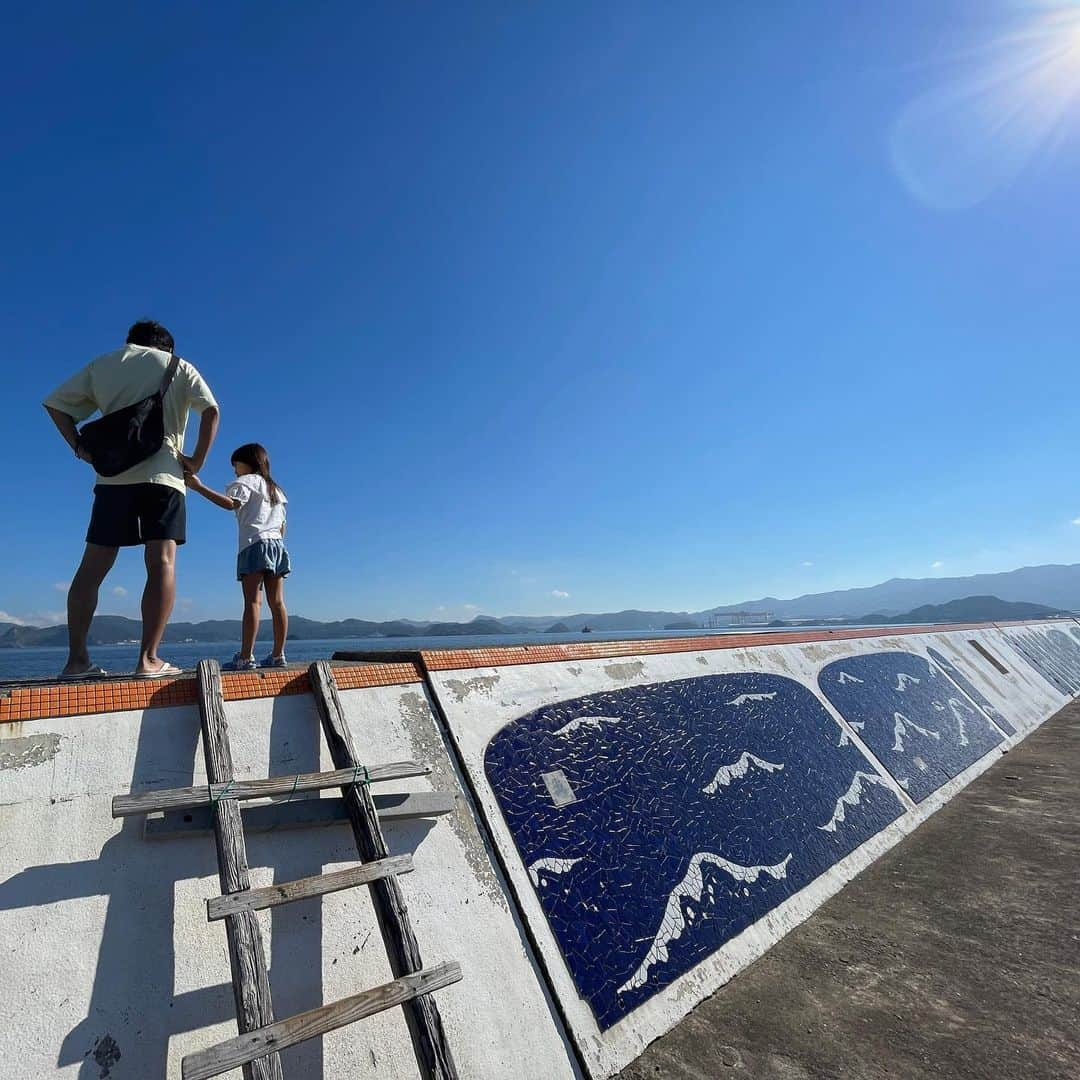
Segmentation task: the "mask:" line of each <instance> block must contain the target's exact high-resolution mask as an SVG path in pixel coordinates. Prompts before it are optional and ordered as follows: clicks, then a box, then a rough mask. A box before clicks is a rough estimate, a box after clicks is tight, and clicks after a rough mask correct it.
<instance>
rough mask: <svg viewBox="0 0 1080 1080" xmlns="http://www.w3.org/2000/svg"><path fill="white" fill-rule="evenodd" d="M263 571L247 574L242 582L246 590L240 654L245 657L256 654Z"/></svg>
mask: <svg viewBox="0 0 1080 1080" xmlns="http://www.w3.org/2000/svg"><path fill="white" fill-rule="evenodd" d="M262 579H263V576H262V574H261V573H258V574H245V575H244V578H243V580H242V581H241V582H240V585H241V587H242V588H243V590H244V624H243V630H242V631H241V638H240V655H241V656H243V657H244V658H245V659H246V658H247V657H249V656H254V655H255V635H256V634H258V632H259V615H260V613H261V610H262Z"/></svg>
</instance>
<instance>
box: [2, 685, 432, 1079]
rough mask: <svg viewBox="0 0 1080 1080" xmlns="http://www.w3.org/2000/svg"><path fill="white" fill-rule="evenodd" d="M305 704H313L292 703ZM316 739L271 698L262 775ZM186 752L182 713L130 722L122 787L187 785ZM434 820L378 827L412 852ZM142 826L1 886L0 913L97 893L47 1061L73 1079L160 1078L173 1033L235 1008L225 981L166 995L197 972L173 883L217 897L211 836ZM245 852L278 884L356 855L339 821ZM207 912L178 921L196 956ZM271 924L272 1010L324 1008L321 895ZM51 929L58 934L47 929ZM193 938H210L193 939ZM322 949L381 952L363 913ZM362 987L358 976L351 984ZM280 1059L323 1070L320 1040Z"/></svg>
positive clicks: (187, 729) (314, 761)
mask: <svg viewBox="0 0 1080 1080" xmlns="http://www.w3.org/2000/svg"><path fill="white" fill-rule="evenodd" d="M304 700H306V701H307V702H308V703H309V705H310V707H309V708H308V709H303V708H298V705H299V702H300V701H304ZM321 747H322V731H321V727H320V725H319V720H318V715H317V713H316V711H315V708H314V703H313V702H311V701H310V698H308V699H297V698H295V697H293V698H287V699H280V698H279V699H275V700H274V703H273V719H272V721H271V729H270V772H271V774H277V773H293V772H305V771H315V770H318V769H319V768H320V767H321V765H320V753H321ZM196 753H199V754H201V753H202V751H201V744H200V740H199V728H198V721H197V717H196V715H195V714H194V712H193V711H192V710H183V711H180V710H171V709H170V710H168V711H164V710H163V711H162V712H161V713H158V714H156V715H152V722H144V723H143V724H142V725H141V726H140V732H139V742H138V746H137V748H136V755H135V762H134V766H133V769H132V775H131V790H132V791H148V790H151V789H155V788H158V789H159V788H172V787H185V786H188V785H191V784H192V783H194V776H193V774H194V768H193V766H194V762H195V755H196ZM174 763H175V767H173V765H174ZM118 793H119V792H118ZM72 820H73V822H74V821H76V820H77V819H76V818H74V817H73V819H72ZM434 825H435V821H434V820H433V819H432V820H419V821H413V822H401V823H398V825H397V827H395V828H394V829H392V830H390V829H388V830H387V842H388V844H389V845H390V847H391V849H392V853H393V854H395V855H397V854H404V853H406V852H415V851H416V849H417V847H418V846H419V845H420V843H421V842H422V841H423V839H424V837H425V836H426V835H427V833H428V832H429V831H430V830H431V828H432V827H433V826H434ZM142 830H143V819H142V818H141V817H132V818H126V819H124V820H123V822H122V825H121V828H120V831H119V832H118V833H116V834H115V835H114V836H112V837H111V838H110V839H109V840H108V841H106V843H105V844H104V845H103V846H102V848H101V852H100V854H99V855H98V857H97V858H96V859H88V860H84V861H80V862H64V863H51V864H46V865H41V866H33V867H28V868H27V869H25V870H22V871H20V872H19V873H17V874H15V875H13V876H12V877H11V878H9V879H8V880H7V881H4V882H2V883H0V910H12V909H17V908H32V907H43V906H46V905H50V904H56V903H60V902H63V901H68V900H76V899H79V898H84V897H85V898H90V897H106V898H107V902H106V908H105V916H104V922H103V924H102V929H101V938H100V946H99V949H98V953H97V959H96V963H95V966H94V983H93V988H92V992H91V997H90V1005H89V1010H88V1013H87V1016H86V1018H85V1019H84V1020H82V1021H81V1022H80V1023H79V1024H77V1025H76V1026H75V1027H74V1028H72V1029H71V1031H69V1032H68V1033H67V1035H66V1036H65V1037H64V1040H63V1043H62V1045H61V1047H60V1051H59V1054H58V1057H57V1066H58V1067H64V1066H70V1065H80V1068H79V1073H78V1075H79V1077H80V1078H81V1080H106V1078H108V1077H110V1076H114V1077H122V1076H124V1077H126V1076H131V1077H151V1076H165V1075H166V1073H167V1071H168V1056H169V1044H170V1040H171V1039H172V1037H173V1036H174V1035H177V1034H179V1033H181V1032H186V1031H193V1030H199V1029H202V1028H206V1027H208V1026H210V1025H212V1024H217V1023H219V1022H222V1021H226V1020H230V1021H231V1020H233V1019H234V1017H235V1015H236V1013H235V1005H234V1001H233V990H232V985H231V984H230V983H220V984H218V985H215V986H209V987H203V988H199V989H194V990H189V991H185V992H181V993H175V992H174V987H175V986H176V983H177V981H178V977H179V981H181V982H182V981H184V980H185V977H190V978H193V979H197V978H198V977H199V975H198V967H199V964H198V957H197V956H187V957H184V956H179V957H178V956H177V953H176V944H175V942H176V914H177V911H176V904H177V902H178V901H177V899H176V894H177V883H178V882H181V881H185V880H189V879H192V878H203V877H207V878H209V879H210V880H209V881H208V882H207V883H206V888H205V890H204V892H205V895H206V896H210V895H213V894H214V893H216V892H217V860H216V855H215V847H214V841H213V838H212V837H210V836H207V835H197V834H195V835H190V836H177V837H175V838H170V839H167V840H157V841H153V842H148V841H144V840H143V838H142ZM248 857H249V861H250V864H251V865H252V866H270V867H272V868H273V880H274V881H279V882H283V881H290V880H294V879H296V878H300V877H306V876H309V875H311V874H318V873H322V872H323V870H324V867H325V866H326V864H328V863H341V862H346V863H347V862H355V861H356V860H357V853H356V847H355V845H354V843H353V838H352V832H351V830H350V829H349V828H348V827H347V826H346V827H331V828H325V829H317V830H310V829H299V830H295V831H286V832H280V833H265V834H259V835H255V836H251V837H249V838H248ZM182 902H190V901H182ZM204 919H205V911H204V909H203V906H202V904H201V903H199V910H198V911H197V912H186V913H184V915H183V917H182V919H181V922H182V923H185V922H193V925H194V927H195V929H194V933H195V934H197V935H199V937H198V943H197V946H196V945H195V944H194V943H193V947H198V948H199V949H200V951H201V950H205V949H206V948H212V949H218V948H220V950H221V952H222V953H224V952H225V928H224V925H221V924H219V925H213V924H206V927H207V928H206V929H205V930H203V929H202V927H201V926H200V923H202V922H203V920H204ZM271 927H272V929H271V936H270V940H269V941H264V946H265V948H266V954H267V962H268V964H269V965H270V982H271V988H272V991H273V999H274V1010H275V1016H276V1017H277V1018H282V1017H286V1016H291V1015H293V1014H294V1013H296V1012H300V1011H303V1010H305V1009H310V1008H314V1007H316V1006H318V1005H320V1004H323V986H322V972H323V963H324V951H323V945H324V943H323V934H322V900H321V898H313V899H310V900H305V901H300V902H297V903H294V904H286V905H283V906H281V907H277V908H274V909H272V911H271ZM49 931H50V932H51V933H58V932H60V930H59V928H58V927H57V926H56V925H53V926H51V927H49ZM204 933H205V934H206V935H208V936H207V937H203V936H202V934H204ZM327 944H328V945H330V944H331V943H329V942H328V943H327ZM333 945H334V946H335V947H336V949H337V950H338V951H335V952H334V953H333V955H330V952H329V951H328V952H327V953H326V954H325V959H326V962H327V963H332V964H348V962H349V961H351V960H354V957H356V956H358V955H359V954H361V953H363V952H364V951H365V949H371V948H378V949H381V948H382V942H381V938H380V936H379V933H378V928H377V926H376V924H375V922H374V917H372V919H371V922H370V924H369V925H357V926H356V928H355V930H354V931H353V932H352V933H351V934H349V935H347V936H345V937H343V939H342V940H341V941H340V942H334V943H333ZM354 950H355V952H354ZM73 953H74V950H73ZM50 975H51V978H52V981H53V983H54V985H56V986H57V987H58V988H60V987H62V986H63V980H64V972H63V971H62V970H59V971H54V972H51V973H50ZM361 989H364V986H363V985H362V980H361V976H360V975H359V974H358V975H357V978H356V981H355V986H354V987H352V989H351V990H350V991H349V992H355V991H356V990H361ZM282 1063H283V1066H284V1069H285V1072H286V1074H287V1075H297V1076H305V1077H321V1076H322V1075H323V1049H322V1040H321V1039H312V1040H309V1041H308V1042H306V1043H302V1044H300V1045H298V1046H296V1047H292V1048H290V1049H288V1050H286V1051H285V1052H284V1053H283V1054H282Z"/></svg>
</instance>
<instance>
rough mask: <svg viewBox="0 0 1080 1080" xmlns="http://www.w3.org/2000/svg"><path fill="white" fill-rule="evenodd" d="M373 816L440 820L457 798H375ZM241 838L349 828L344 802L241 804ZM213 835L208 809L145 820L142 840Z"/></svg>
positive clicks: (415, 794) (406, 794)
mask: <svg viewBox="0 0 1080 1080" xmlns="http://www.w3.org/2000/svg"><path fill="white" fill-rule="evenodd" d="M374 802H375V812H376V813H377V814H378V815H379V821H380V822H381V823H382V824H384V825H385V824H386V823H387V822H394V821H412V820H415V819H416V818H425V817H442V815H443V814H450V813H453V811H454V808H455V807H456V806H457V794H456V793H455V792H444V791H402V792H397V793H395V794H392V795H391V794H379V795H375V796H374ZM240 813H241V816H242V818H243V822H244V835H245V836H251V835H252V833H261V832H273V831H274V830H277V829H318V828H325V827H327V826H330V825H348V824H349V814H348V812H347V811H346V809H345V800H344V799H340V798H333V799H297V800H296V801H295V802H273V803H267V804H265V805H263V804H258V805H255V806H252V805H251V804H244V803H241V804H240ZM213 831H214V823H213V821H212V819H211V814H210V808H209V807H206V806H201V807H193V808H189V809H187V810H167V811H165V814H164V816H163V817H148V818H147V819H146V822H145V824H144V825H143V839H144V840H167V839H170V838H172V837H176V836H199V835H203V834H206V833H211V832H213Z"/></svg>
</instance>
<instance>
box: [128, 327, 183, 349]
mask: <svg viewBox="0 0 1080 1080" xmlns="http://www.w3.org/2000/svg"><path fill="white" fill-rule="evenodd" d="M127 343H128V344H129V345H144V346H146V347H147V348H148V349H163V350H164V351H165V352H170V353H171V352H173V351H174V350H175V349H176V342H174V341H173V336H172V334H170V333H169V331H168V330H166V329H165V327H164V326H162V325H161V323H159V322H154V320H153V319H140V320H139V321H138V322H137V323H133V324H132V327H131V329H130V330H129V331H128V336H127Z"/></svg>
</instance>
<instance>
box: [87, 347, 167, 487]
mask: <svg viewBox="0 0 1080 1080" xmlns="http://www.w3.org/2000/svg"><path fill="white" fill-rule="evenodd" d="M179 366H180V357H179V356H176V355H175V354H174V355H173V357H172V359H171V360H170V361H169V366H168V367H167V368H166V369H165V374H164V376H163V377H162V379H161V386H159V387H158V388H157V390H156V391H155V392H154V393H153V394H151V395H150V396H149V397H144V398H143V399H142V401H136V402H135V403H134V404H133V405H125V406H124V408H122V409H117V410H116V412H111V413H108V414H107V415H105V416H102V417H100V418H99V419H97V420H92V421H91V422H90V423H89V424H83V426H82V427H81V428H80V429H79V447H80V448H81V449H83V450H86V451H87V452H88V453H89V454H90V462H91V464H92V465H93V466H94V470H95V471H96V472H97V474H98V475H99V476H117V475H119V474H120V473H122V472H126V471H127V470H128V469H130V468H132V467H133V466H135V465H138V464H139V463H140V462H143V461H145V460H146V459H147V458H148V457H152V456H153V455H154V454H156V453H157V452H158V451H159V450H160V449H161V447H162V444H163V443H164V442H165V409H164V399H165V392H166V391H167V390H168V389H169V386H170V384H171V383H172V381H173V379H174V378H175V376H176V369H177V368H178V367H179Z"/></svg>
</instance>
